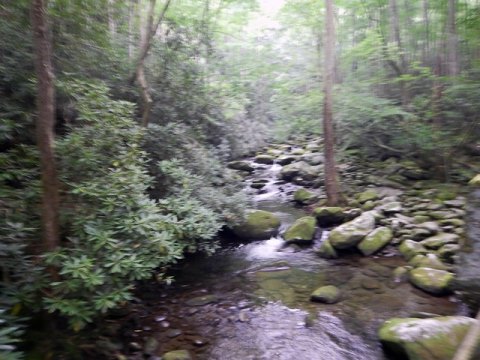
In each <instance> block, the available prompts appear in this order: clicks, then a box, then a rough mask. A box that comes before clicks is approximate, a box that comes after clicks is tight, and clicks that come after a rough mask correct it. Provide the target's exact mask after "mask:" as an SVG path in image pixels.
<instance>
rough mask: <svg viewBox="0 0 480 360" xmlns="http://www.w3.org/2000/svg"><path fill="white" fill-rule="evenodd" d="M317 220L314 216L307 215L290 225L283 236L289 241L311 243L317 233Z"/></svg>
mask: <svg viewBox="0 0 480 360" xmlns="http://www.w3.org/2000/svg"><path fill="white" fill-rule="evenodd" d="M315 226H316V220H315V218H314V217H313V216H305V217H302V218H300V219H298V220H297V221H295V222H294V223H293V224H292V226H290V227H289V228H288V229H287V231H286V232H285V234H284V235H283V238H284V239H285V241H286V242H288V243H310V242H311V241H312V240H313V236H314V235H315Z"/></svg>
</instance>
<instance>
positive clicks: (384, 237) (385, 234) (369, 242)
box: [357, 226, 393, 256]
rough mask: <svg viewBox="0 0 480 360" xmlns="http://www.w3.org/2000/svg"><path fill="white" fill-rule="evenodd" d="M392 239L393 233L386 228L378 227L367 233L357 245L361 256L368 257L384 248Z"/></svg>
mask: <svg viewBox="0 0 480 360" xmlns="http://www.w3.org/2000/svg"><path fill="white" fill-rule="evenodd" d="M392 239H393V232H392V230H391V229H390V228H388V227H386V226H382V227H379V228H377V229H375V230H373V231H372V232H371V233H369V234H368V235H367V236H365V238H364V239H363V240H362V241H361V242H360V243H359V244H358V245H357V247H358V249H359V250H360V251H361V252H362V254H363V255H365V256H369V255H372V254H374V253H376V252H377V251H379V250H381V249H382V248H383V247H385V246H386V245H387V244H388V243H390V241H391V240H392Z"/></svg>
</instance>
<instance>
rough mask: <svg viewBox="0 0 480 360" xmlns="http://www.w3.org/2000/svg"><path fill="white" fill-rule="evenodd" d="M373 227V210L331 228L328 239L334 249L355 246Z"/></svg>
mask: <svg viewBox="0 0 480 360" xmlns="http://www.w3.org/2000/svg"><path fill="white" fill-rule="evenodd" d="M374 228H375V216H374V214H373V212H366V213H363V214H362V215H360V216H359V217H357V218H355V219H353V220H352V221H349V222H347V223H345V224H342V225H340V226H338V227H336V228H335V229H333V230H332V231H331V232H330V234H329V236H328V240H329V241H330V244H332V246H333V247H334V248H336V249H348V248H351V247H353V246H356V245H357V244H358V243H359V242H360V241H361V240H362V239H363V238H364V237H365V236H366V235H367V234H368V233H369V232H371V231H372V230H373V229H374Z"/></svg>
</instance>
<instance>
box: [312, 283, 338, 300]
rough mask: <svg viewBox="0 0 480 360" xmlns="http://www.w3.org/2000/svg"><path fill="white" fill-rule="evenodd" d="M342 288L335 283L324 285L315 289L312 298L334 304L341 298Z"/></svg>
mask: <svg viewBox="0 0 480 360" xmlns="http://www.w3.org/2000/svg"><path fill="white" fill-rule="evenodd" d="M340 295H341V293H340V290H339V289H338V288H337V287H336V286H333V285H327V286H322V287H320V288H318V289H317V290H315V291H314V292H313V293H312V295H311V296H310V299H311V300H312V301H316V302H321V303H325V304H334V303H336V302H338V301H339V300H340Z"/></svg>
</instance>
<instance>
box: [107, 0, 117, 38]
mask: <svg viewBox="0 0 480 360" xmlns="http://www.w3.org/2000/svg"><path fill="white" fill-rule="evenodd" d="M114 8H115V0H108V4H107V14H108V30H109V31H110V37H111V38H112V39H114V38H115V34H116V32H117V26H116V24H115V15H114Z"/></svg>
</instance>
